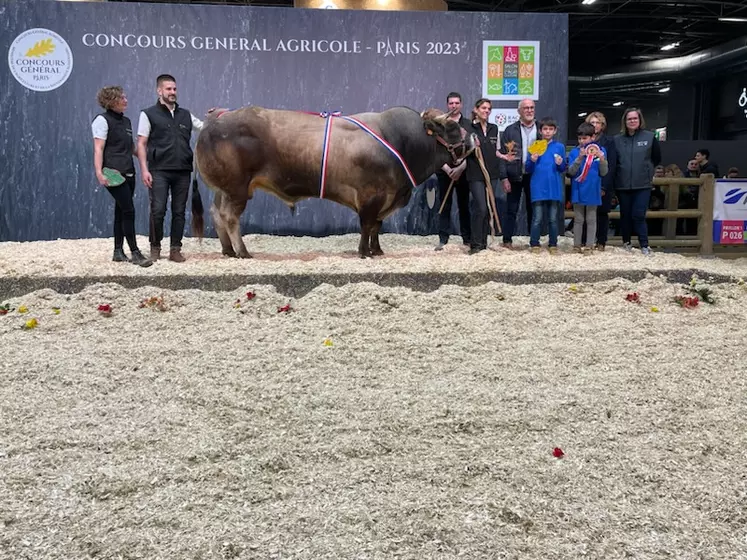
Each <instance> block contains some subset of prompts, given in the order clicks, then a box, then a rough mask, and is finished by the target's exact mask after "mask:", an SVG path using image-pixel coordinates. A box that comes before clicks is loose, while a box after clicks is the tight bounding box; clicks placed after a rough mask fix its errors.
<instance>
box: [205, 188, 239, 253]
mask: <svg viewBox="0 0 747 560" xmlns="http://www.w3.org/2000/svg"><path fill="white" fill-rule="evenodd" d="M222 198H223V195H222V194H221V193H220V192H216V193H215V198H214V199H213V205H212V206H211V207H210V215H211V216H212V217H213V223H214V224H215V230H216V231H217V232H218V239H220V246H221V253H223V254H224V255H226V256H227V257H235V256H236V251H234V250H233V246H232V245H231V238H230V237H229V236H228V230H227V229H226V224H225V223H224V222H223V219H222V218H221V217H220V210H219V208H220V206H221V201H222Z"/></svg>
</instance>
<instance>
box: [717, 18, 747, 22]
mask: <svg viewBox="0 0 747 560" xmlns="http://www.w3.org/2000/svg"><path fill="white" fill-rule="evenodd" d="M718 20H719V21H731V22H734V23H747V18H743V17H720V18H718Z"/></svg>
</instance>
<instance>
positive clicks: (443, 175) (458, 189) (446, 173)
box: [436, 91, 472, 251]
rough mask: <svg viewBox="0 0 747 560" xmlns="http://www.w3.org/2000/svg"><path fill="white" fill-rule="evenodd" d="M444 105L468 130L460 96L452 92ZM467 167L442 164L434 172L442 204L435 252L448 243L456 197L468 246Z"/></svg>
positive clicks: (463, 237) (460, 224)
mask: <svg viewBox="0 0 747 560" xmlns="http://www.w3.org/2000/svg"><path fill="white" fill-rule="evenodd" d="M446 105H447V106H448V110H449V113H453V115H452V117H451V118H452V119H453V120H455V121H456V122H458V123H459V125H460V126H461V127H462V128H463V129H465V130H469V129H470V127H471V126H472V124H471V123H470V120H469V119H467V118H465V117H464V116H463V115H462V96H461V94H459V93H458V92H456V91H452V92H451V93H449V95H447V96H446ZM466 167H467V163H466V160H465V161H463V162H462V163H461V164H460V165H458V166H455V167H451V166H450V165H448V164H444V165H443V167H442V168H441V169H439V170H437V171H436V177H437V178H438V195H439V199H440V200H441V204H443V210H442V211H441V215H440V216H439V218H438V245H436V251H442V250H443V248H444V247H445V246H446V244H447V243H448V242H449V234H450V232H451V201H452V200H454V197H455V196H456V199H457V206H458V207H459V230H460V233H461V235H462V243H463V244H464V245H467V246H469V243H470V239H471V238H472V230H471V224H470V213H469V184H468V183H467V174H466V173H464V170H465V168H466ZM452 182H453V183H454V186H453V187H452V190H453V191H454V192H450V193H449V197H448V198H446V203H444V198H445V197H446V192H447V191H448V190H449V184H450V183H452Z"/></svg>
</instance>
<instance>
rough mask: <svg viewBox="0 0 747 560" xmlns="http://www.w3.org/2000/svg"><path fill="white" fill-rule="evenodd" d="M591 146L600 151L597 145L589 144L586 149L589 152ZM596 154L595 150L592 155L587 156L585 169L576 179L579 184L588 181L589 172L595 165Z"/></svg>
mask: <svg viewBox="0 0 747 560" xmlns="http://www.w3.org/2000/svg"><path fill="white" fill-rule="evenodd" d="M591 146H594V147H595V148H596V149H599V147H598V146H596V145H595V144H589V145H588V146H587V147H586V149H587V150H588V149H589V148H590V147H591ZM595 153H596V150H593V152H592V153H591V154H587V156H586V160H585V161H584V167H583V168H582V169H581V174H580V175H579V176H578V177H577V178H576V181H578V182H579V183H583V182H584V181H586V177H588V176H589V171H591V166H592V165H593V164H594V157H595V156H594V154H595Z"/></svg>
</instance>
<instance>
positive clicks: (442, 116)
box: [433, 113, 451, 124]
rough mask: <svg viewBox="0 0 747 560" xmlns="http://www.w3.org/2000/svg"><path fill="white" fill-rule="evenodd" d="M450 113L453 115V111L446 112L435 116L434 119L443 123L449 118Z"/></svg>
mask: <svg viewBox="0 0 747 560" xmlns="http://www.w3.org/2000/svg"><path fill="white" fill-rule="evenodd" d="M449 115H451V113H444V114H443V115H438V116H436V117H433V120H434V121H435V122H437V123H439V124H443V123H445V122H446V121H447V120H448V118H449Z"/></svg>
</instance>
